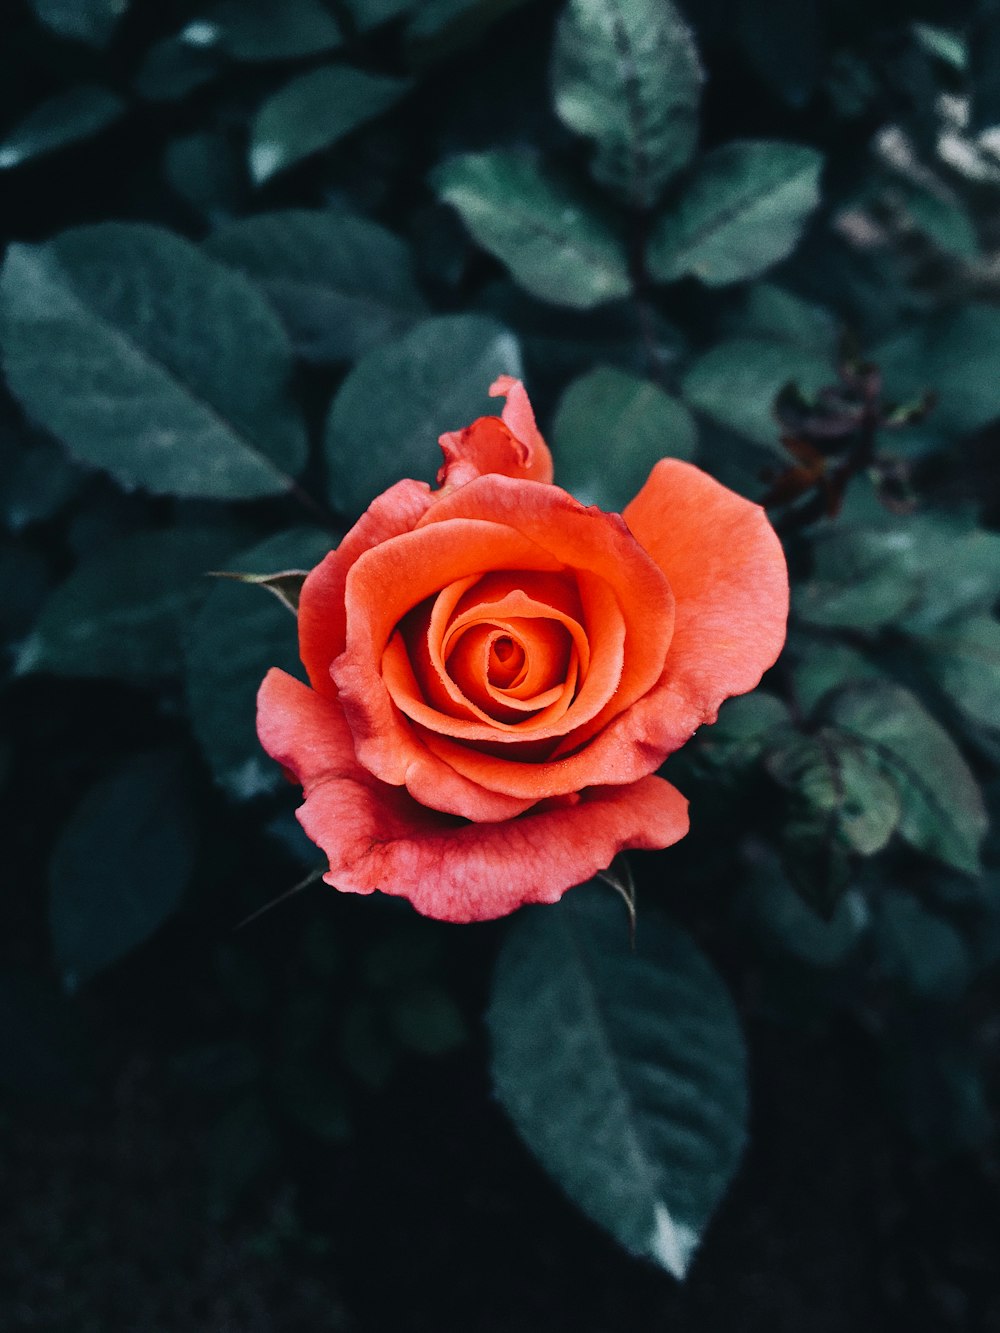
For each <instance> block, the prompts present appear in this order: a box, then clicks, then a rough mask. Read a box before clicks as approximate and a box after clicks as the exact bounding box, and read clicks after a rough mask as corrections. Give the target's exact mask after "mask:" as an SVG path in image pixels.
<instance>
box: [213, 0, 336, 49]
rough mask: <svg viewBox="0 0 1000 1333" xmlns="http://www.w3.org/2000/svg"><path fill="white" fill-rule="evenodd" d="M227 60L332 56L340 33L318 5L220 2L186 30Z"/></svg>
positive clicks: (287, 0)
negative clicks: (210, 33)
mask: <svg viewBox="0 0 1000 1333" xmlns="http://www.w3.org/2000/svg"><path fill="white" fill-rule="evenodd" d="M191 27H194V28H195V31H196V32H200V33H203V34H204V36H203V40H207V30H208V29H209V28H211V29H213V30H214V32H213V40H212V44H215V45H218V46H220V47H221V48H222V49H223V50H224V51H225V53H226V54H227V55H228V56H231V57H232V59H233V60H245V61H249V62H256V61H261V62H266V61H269V60H296V59H299V58H300V57H302V56H313V55H319V54H320V53H321V52H324V51H333V50H335V49H336V48H337V47H339V46H340V45H341V43H342V41H343V36H342V34H341V31H340V28H339V27H338V26H337V24H336V22H335V21H334V19H333V16H332V15H331V14H330V12H329V10H328V9H326V8H325V6H324V5H323V4H322V3H321V2H320V0H220V2H219V3H218V4H214V5H211V6H210V7H209V9H207V10H206V11H205V14H204V16H203V17H201V18H199V19H196V20H195V21H194V24H193V25H188V29H187V31H190V30H191Z"/></svg>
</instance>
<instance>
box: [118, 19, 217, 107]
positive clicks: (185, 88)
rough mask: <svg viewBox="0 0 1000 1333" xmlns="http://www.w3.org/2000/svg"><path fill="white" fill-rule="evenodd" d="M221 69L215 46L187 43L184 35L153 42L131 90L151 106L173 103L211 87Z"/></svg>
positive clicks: (136, 74)
mask: <svg viewBox="0 0 1000 1333" xmlns="http://www.w3.org/2000/svg"><path fill="white" fill-rule="evenodd" d="M221 68H222V61H221V59H220V56H219V53H218V51H217V50H216V49H215V47H214V46H213V45H211V44H207V45H206V44H196V43H192V42H188V41H185V40H184V35H183V33H181V34H179V35H178V36H176V37H164V38H163V40H162V41H159V42H154V44H153V45H152V46H151V47H150V48H149V50H148V51H147V52H146V54H145V55H144V56H143V58H142V61H141V63H140V65H139V68H138V70H137V71H136V73H135V76H134V77H133V79H132V86H133V87H134V88H135V90H136V92H137V93H138V94H139V96H140V97H145V98H146V99H147V100H148V101H150V102H172V101H175V100H177V99H179V98H181V97H186V96H187V95H188V93H193V92H194V91H195V89H196V88H201V87H203V86H204V85H205V84H206V83H209V82H210V81H211V80H212V79H214V78H215V77H216V75H217V74H218V73H219V71H220V69H221Z"/></svg>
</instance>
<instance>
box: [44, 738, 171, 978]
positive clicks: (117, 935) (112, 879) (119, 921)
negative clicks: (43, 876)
mask: <svg viewBox="0 0 1000 1333" xmlns="http://www.w3.org/2000/svg"><path fill="white" fill-rule="evenodd" d="M193 868H194V826H193V821H192V816H191V811H190V809H189V807H188V804H187V795H186V788H185V782H184V775H183V770H182V768H181V765H180V763H179V762H178V760H177V759H176V757H175V756H173V755H171V754H168V753H165V752H160V751H156V752H153V753H149V754H142V755H139V756H137V757H134V758H133V759H131V760H129V762H128V763H126V764H124V765H123V766H122V767H121V768H119V769H118V770H117V771H116V772H114V773H113V774H112V775H111V776H110V777H109V778H105V779H104V781H102V782H99V783H98V784H97V785H96V786H94V787H92V788H91V789H90V791H89V792H88V793H87V795H86V796H85V797H84V799H83V801H82V802H81V803H80V805H78V806H77V808H76V809H75V810H74V812H73V814H72V815H71V816H70V819H69V822H68V823H67V824H66V825H65V826H64V828H63V830H62V832H61V833H60V835H59V838H58V841H57V842H56V845H55V848H54V850H53V853H52V859H51V861H50V863H49V883H50V886H51V895H50V899H49V925H50V929H51V933H52V948H53V951H54V953H55V958H56V964H57V966H58V967H59V970H60V972H61V973H62V975H63V978H64V980H65V983H66V985H67V986H68V987H70V988H71V989H72V988H75V987H76V986H78V985H80V984H82V983H83V982H85V981H89V980H90V978H91V977H93V976H95V975H96V974H97V973H98V972H101V971H103V969H104V968H106V967H108V966H110V964H112V963H114V962H117V961H118V959H119V958H122V957H124V955H125V954H127V953H130V952H131V951H132V950H133V949H135V948H137V947H138V946H139V945H140V944H142V943H143V942H144V941H145V940H147V939H148V938H149V936H150V935H152V934H153V932H154V931H155V930H157V929H158V928H159V927H160V926H161V925H162V924H163V922H164V921H166V920H167V918H168V917H169V916H171V915H172V914H173V913H174V912H175V911H176V910H177V907H178V905H179V904H180V901H181V897H182V895H183V893H184V890H185V888H186V887H187V883H188V880H189V879H190V876H191V871H192V869H193Z"/></svg>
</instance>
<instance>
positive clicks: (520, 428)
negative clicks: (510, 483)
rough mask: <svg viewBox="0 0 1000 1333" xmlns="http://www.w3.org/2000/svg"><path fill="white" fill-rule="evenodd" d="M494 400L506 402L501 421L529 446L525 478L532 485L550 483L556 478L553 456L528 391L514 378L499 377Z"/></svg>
mask: <svg viewBox="0 0 1000 1333" xmlns="http://www.w3.org/2000/svg"><path fill="white" fill-rule="evenodd" d="M490 397H491V398H506V400H507V401H506V402H505V403H504V407H503V411H502V412H501V413H500V419H501V421H503V423H504V425H506V426H507V427H508V429H509V430H510V432H511V434H512V435H514V436H515V437H516V438H517V439H519V440H520V441H521V442H522V443H523V444H526V445H527V446H528V449H529V456H528V459H527V461H526V465H525V472H524V475H525V477H526V478H527V479H528V480H529V481H545V482H550V481H551V480H552V476H553V467H552V454H551V453H550V452H549V446H548V445H547V444H546V443H545V440H544V439H543V438H542V432H541V431H540V430H539V429H538V424H537V422H536V421H535V413H534V409H533V408H532V406H531V400H530V399H529V398H528V391H527V390H526V389H525V387H524V385H523V384H522V383H521V381H520V380H516V379H514V377H513V375H498V376H497V378H496V379H495V380H494V381H493V383H492V384H491V385H490Z"/></svg>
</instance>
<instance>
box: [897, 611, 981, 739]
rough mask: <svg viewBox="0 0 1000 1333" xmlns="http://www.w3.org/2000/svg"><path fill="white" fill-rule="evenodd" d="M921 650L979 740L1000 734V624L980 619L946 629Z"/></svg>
mask: <svg viewBox="0 0 1000 1333" xmlns="http://www.w3.org/2000/svg"><path fill="white" fill-rule="evenodd" d="M917 650H918V654H919V658H920V662H921V664H922V665H923V666H924V667H925V669H926V670H927V671H928V672H929V674H930V675H931V676H932V677H933V679H934V680H935V681H936V682H937V684H938V685H939V686H940V687H941V689H942V690H943V691H944V693H945V694H946V695H947V696H948V698H949V699H950V700H951V702H952V703H953V704H954V705H955V706H956V708H957V709H958V711H959V712H960V713H961V715H962V717H963V718H964V719H965V721H966V722H967V723H968V724H969V728H970V734H971V735H972V737H973V739H976V738H977V737H979V736H982V734H983V733H986V735H987V736H991V737H997V736H998V735H1000V621H996V620H994V619H993V617H992V616H986V615H980V616H972V617H970V618H969V619H968V620H958V621H955V622H952V623H949V624H945V625H941V626H940V627H939V628H938V629H936V630H934V631H933V632H932V633H929V634H926V635H923V636H922V637H921V639H920V640H919V643H918V645H917Z"/></svg>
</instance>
